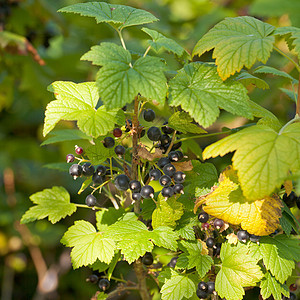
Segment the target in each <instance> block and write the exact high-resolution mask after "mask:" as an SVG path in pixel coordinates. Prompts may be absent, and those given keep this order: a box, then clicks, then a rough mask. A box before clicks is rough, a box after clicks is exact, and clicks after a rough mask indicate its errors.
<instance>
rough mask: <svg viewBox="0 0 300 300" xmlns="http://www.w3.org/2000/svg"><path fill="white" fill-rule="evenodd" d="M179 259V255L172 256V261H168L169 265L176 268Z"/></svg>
mask: <svg viewBox="0 0 300 300" xmlns="http://www.w3.org/2000/svg"><path fill="white" fill-rule="evenodd" d="M177 259H178V257H177V256H176V257H172V258H171V260H170V262H169V263H168V266H169V267H170V268H175V266H176V264H177Z"/></svg>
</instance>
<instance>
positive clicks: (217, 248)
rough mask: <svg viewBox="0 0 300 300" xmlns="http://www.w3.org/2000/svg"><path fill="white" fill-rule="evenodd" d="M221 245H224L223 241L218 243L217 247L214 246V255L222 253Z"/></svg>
mask: <svg viewBox="0 0 300 300" xmlns="http://www.w3.org/2000/svg"><path fill="white" fill-rule="evenodd" d="M221 247H222V244H221V243H216V245H215V247H213V256H218V255H220V252H221Z"/></svg>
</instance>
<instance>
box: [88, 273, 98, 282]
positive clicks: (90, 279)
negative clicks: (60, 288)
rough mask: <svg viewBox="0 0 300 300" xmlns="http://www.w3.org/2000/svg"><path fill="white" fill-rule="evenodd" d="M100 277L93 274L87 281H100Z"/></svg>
mask: <svg viewBox="0 0 300 300" xmlns="http://www.w3.org/2000/svg"><path fill="white" fill-rule="evenodd" d="M98 279H99V277H98V276H97V275H96V274H91V275H90V276H89V277H88V278H87V279H86V281H88V282H90V283H97V282H98Z"/></svg>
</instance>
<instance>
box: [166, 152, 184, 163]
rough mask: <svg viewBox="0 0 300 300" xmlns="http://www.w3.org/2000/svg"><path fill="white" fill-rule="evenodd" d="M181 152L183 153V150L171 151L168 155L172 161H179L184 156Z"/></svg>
mask: <svg viewBox="0 0 300 300" xmlns="http://www.w3.org/2000/svg"><path fill="white" fill-rule="evenodd" d="M179 153H182V152H180V151H171V152H170V153H169V155H168V157H169V160H170V161H179V160H180V159H182V158H183V155H182V157H181V156H180V154H179ZM180 157H181V158H180Z"/></svg>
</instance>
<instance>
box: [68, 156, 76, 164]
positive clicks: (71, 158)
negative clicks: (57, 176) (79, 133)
mask: <svg viewBox="0 0 300 300" xmlns="http://www.w3.org/2000/svg"><path fill="white" fill-rule="evenodd" d="M74 160H75V156H74V155H73V154H68V155H67V156H66V161H67V163H71V162H73V161H74Z"/></svg>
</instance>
